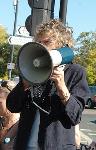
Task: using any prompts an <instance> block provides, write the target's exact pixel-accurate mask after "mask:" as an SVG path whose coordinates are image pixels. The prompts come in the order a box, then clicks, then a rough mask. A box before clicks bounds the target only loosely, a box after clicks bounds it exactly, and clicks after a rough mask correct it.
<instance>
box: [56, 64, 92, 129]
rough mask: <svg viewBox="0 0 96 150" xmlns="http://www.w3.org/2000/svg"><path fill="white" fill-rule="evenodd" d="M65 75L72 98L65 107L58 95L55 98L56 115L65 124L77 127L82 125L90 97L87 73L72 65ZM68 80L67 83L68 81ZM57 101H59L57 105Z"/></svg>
mask: <svg viewBox="0 0 96 150" xmlns="http://www.w3.org/2000/svg"><path fill="white" fill-rule="evenodd" d="M66 72H67V73H65V82H66V85H67V88H68V90H69V92H70V98H69V100H68V102H67V104H66V105H64V104H63V103H62V102H61V100H60V97H59V96H58V95H54V96H53V101H54V104H53V107H54V106H56V107H57V108H55V107H54V110H55V111H54V113H55V114H56V113H57V116H58V117H59V120H61V122H62V123H63V124H67V126H68V124H70V125H76V124H78V123H80V121H81V116H82V112H83V110H84V107H85V104H86V100H87V98H88V96H89V87H88V84H87V80H86V73H85V70H84V68H83V67H82V66H79V65H72V67H70V69H68V71H66ZM66 80H67V81H66ZM56 99H58V101H57V104H56Z"/></svg>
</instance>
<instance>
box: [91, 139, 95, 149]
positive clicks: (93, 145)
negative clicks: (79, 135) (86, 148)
mask: <svg viewBox="0 0 96 150" xmlns="http://www.w3.org/2000/svg"><path fill="white" fill-rule="evenodd" d="M90 150H96V142H95V141H92V143H91V144H90Z"/></svg>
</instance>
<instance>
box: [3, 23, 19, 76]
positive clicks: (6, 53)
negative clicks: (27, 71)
mask: <svg viewBox="0 0 96 150" xmlns="http://www.w3.org/2000/svg"><path fill="white" fill-rule="evenodd" d="M8 37H9V35H8V34H7V31H6V29H5V28H4V27H3V26H1V25H0V78H5V77H6V79H7V78H8V69H7V63H9V62H10V58H11V50H12V47H11V45H9V44H8ZM19 48H20V47H19V46H15V50H14V57H13V62H14V63H15V64H16V59H17V53H18V50H19ZM17 73H18V72H17V70H16V68H15V69H14V70H13V73H12V75H13V76H14V75H16V74H17Z"/></svg>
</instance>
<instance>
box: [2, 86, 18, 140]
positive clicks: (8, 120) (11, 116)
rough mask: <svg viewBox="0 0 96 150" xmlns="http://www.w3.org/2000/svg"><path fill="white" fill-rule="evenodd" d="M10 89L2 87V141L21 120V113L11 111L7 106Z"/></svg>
mask: <svg viewBox="0 0 96 150" xmlns="http://www.w3.org/2000/svg"><path fill="white" fill-rule="evenodd" d="M9 93H10V90H8V89H7V88H6V87H0V141H1V140H2V138H3V136H5V134H6V133H7V131H8V129H9V128H10V127H11V126H12V125H14V124H15V123H16V122H17V121H18V120H19V113H17V114H15V113H11V112H10V111H9V110H8V109H7V107H6V98H7V96H8V94H9Z"/></svg>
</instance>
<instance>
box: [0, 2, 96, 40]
mask: <svg viewBox="0 0 96 150" xmlns="http://www.w3.org/2000/svg"><path fill="white" fill-rule="evenodd" d="M59 5H60V0H55V11H54V18H58V16H59ZM30 14H31V9H30V7H29V5H28V0H19V2H18V15H17V25H16V26H17V27H18V26H25V20H26V18H27V17H28V16H29V15H30ZM66 22H67V23H68V25H69V26H70V27H72V28H73V36H74V38H77V37H78V36H79V35H80V33H81V32H90V31H93V32H94V31H96V0H68V4H67V16H66ZM0 24H1V25H3V26H4V27H5V28H6V30H7V32H8V34H10V35H12V34H13V27H14V7H13V0H0Z"/></svg>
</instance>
